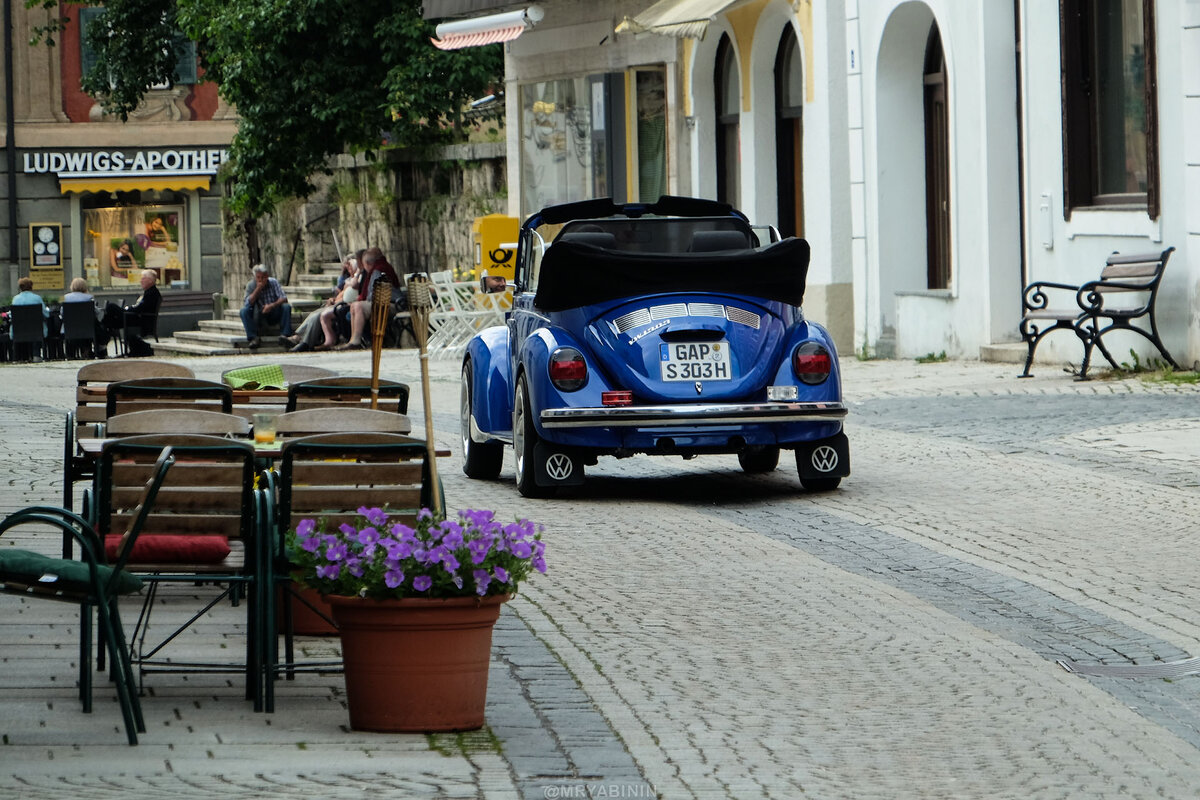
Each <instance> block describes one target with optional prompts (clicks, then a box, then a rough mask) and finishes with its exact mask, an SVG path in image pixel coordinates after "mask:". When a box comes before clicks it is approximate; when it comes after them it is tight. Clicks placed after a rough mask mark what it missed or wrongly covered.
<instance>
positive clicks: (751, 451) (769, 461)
mask: <svg viewBox="0 0 1200 800" xmlns="http://www.w3.org/2000/svg"><path fill="white" fill-rule="evenodd" d="M738 463H739V464H741V465H742V471H743V472H746V473H749V474H754V473H759V472H771V471H772V470H774V469H775V468H776V467H777V466H779V448H778V447H776V446H774V445H763V446H761V447H747V448H746V449H745V450H743V451H742V452H740V453H738Z"/></svg>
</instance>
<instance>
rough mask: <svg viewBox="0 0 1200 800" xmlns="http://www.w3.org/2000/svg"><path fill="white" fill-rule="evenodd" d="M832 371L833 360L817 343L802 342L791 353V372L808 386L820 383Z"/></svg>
mask: <svg viewBox="0 0 1200 800" xmlns="http://www.w3.org/2000/svg"><path fill="white" fill-rule="evenodd" d="M832 370H833V358H832V357H831V356H830V355H829V351H828V350H826V349H825V348H824V347H823V346H822V345H821V344H819V343H817V342H804V343H803V344H801V345H799V346H798V347H797V348H796V349H795V350H793V351H792V372H795V373H796V377H797V378H798V379H799V380H800V381H802V382H804V383H807V384H809V385H810V386H814V385H816V384H818V383H822V382H823V381H824V380H825V379H826V378H828V377H829V373H830V372H831V371H832Z"/></svg>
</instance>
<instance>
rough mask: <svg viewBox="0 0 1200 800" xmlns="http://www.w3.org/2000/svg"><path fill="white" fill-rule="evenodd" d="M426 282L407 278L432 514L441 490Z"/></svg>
mask: <svg viewBox="0 0 1200 800" xmlns="http://www.w3.org/2000/svg"><path fill="white" fill-rule="evenodd" d="M429 292H430V289H429V278H427V277H425V276H424V275H410V276H409V278H408V310H409V313H410V314H412V323H413V335H414V336H415V337H416V339H417V347H419V348H420V350H421V396H422V399H423V400H424V402H425V447H426V449H427V450H428V456H427V459H428V461H429V479H430V481H432V483H433V486H432V487H430V493H431V495H432V498H433V499H432V508H431V509H430V510H432V511H433V512H434V513H437V512H438V511H441V510H442V487H441V481H440V480H438V471H437V447H436V445H435V444H434V442H433V401H432V400H431V399H430V395H429V351H428V350H427V349H426V346H427V345H428V344H429V311H430V309H431V308H432V306H433V298H432V297H431V296H430V293H429Z"/></svg>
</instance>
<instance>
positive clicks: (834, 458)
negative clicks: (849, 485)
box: [796, 433, 850, 479]
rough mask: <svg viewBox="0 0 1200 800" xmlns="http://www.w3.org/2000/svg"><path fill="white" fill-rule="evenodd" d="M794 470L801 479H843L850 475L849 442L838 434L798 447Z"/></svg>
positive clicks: (844, 435) (844, 436)
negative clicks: (798, 473) (795, 469)
mask: <svg viewBox="0 0 1200 800" xmlns="http://www.w3.org/2000/svg"><path fill="white" fill-rule="evenodd" d="M796 468H797V469H798V470H799V471H800V477H802V478H818V479H819V478H845V477H846V476H848V475H849V474H850V440H849V439H847V438H846V434H844V433H839V434H838V435H837V436H830V437H829V438H828V439H818V440H817V441H815V442H804V443H803V444H800V445H798V446H797V447H796Z"/></svg>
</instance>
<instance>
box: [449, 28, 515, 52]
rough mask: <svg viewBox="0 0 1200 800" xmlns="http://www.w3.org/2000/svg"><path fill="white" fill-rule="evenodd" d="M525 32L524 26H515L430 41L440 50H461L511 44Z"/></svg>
mask: <svg viewBox="0 0 1200 800" xmlns="http://www.w3.org/2000/svg"><path fill="white" fill-rule="evenodd" d="M524 32H525V26H524V25H513V26H512V27H510V28H499V29H498V30H494V31H481V32H479V33H458V34H450V35H448V36H444V37H442V38H441V39H430V41H431V42H433V46H434V47H436V48H438V49H439V50H461V49H462V48H464V47H482V46H483V45H485V44H498V43H500V42H511V41H512V40H513V39H515V38H517V37H518V36H520V35H521V34H522V33H524Z"/></svg>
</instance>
